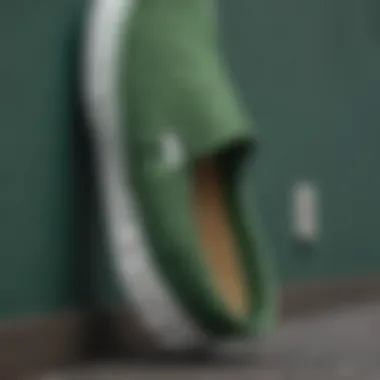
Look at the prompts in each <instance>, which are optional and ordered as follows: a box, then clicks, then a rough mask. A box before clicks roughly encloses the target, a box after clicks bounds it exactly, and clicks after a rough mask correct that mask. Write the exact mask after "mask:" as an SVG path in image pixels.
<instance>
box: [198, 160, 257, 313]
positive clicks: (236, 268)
mask: <svg viewBox="0 0 380 380" xmlns="http://www.w3.org/2000/svg"><path fill="white" fill-rule="evenodd" d="M194 205H195V214H196V222H197V225H198V229H199V230H198V233H199V234H200V238H201V242H202V245H203V251H204V254H205V258H204V259H205V261H206V264H207V266H208V268H209V270H210V272H211V274H212V276H213V279H214V281H215V284H216V286H217V287H218V291H219V293H220V295H221V297H222V299H223V301H224V303H225V304H226V305H227V306H228V307H229V309H230V311H232V312H233V313H234V314H235V315H238V316H240V317H241V316H246V315H247V314H248V313H249V312H250V310H251V296H250V294H249V290H248V289H249V287H248V286H247V278H246V276H245V274H244V269H243V263H242V256H241V252H239V247H238V241H237V236H236V233H235V232H234V229H233V226H232V223H231V220H230V217H229V215H228V207H227V206H228V205H227V199H226V195H225V194H224V192H223V183H222V179H221V175H220V172H219V171H218V166H217V164H216V163H215V160H213V159H207V160H203V161H201V162H199V163H198V165H197V167H196V176H195V189H194Z"/></svg>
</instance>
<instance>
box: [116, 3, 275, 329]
mask: <svg viewBox="0 0 380 380" xmlns="http://www.w3.org/2000/svg"><path fill="white" fill-rule="evenodd" d="M212 6H213V2H205V1H204V0H191V1H190V0H184V1H178V0H144V1H137V4H136V9H135V11H134V15H133V19H132V20H131V21H130V22H129V23H126V27H125V30H124V37H125V38H124V42H125V43H124V45H123V47H122V49H123V54H122V65H121V67H122V72H121V73H120V74H121V78H122V79H121V81H120V94H121V109H122V110H125V112H124V114H123V115H122V118H123V125H124V127H123V128H124V129H123V133H124V134H125V136H126V139H125V141H126V144H127V146H126V147H125V148H126V149H125V150H126V152H127V153H128V154H129V156H130V157H129V159H130V161H131V177H132V181H133V184H134V188H135V192H136V196H137V198H138V202H139V207H140V211H141V213H142V217H143V222H144V226H145V228H146V230H147V232H148V236H149V238H150V243H151V245H152V247H153V248H154V252H155V257H154V259H155V262H156V264H157V268H158V270H160V271H161V272H162V273H163V275H164V277H165V278H166V279H167V281H168V283H169V285H170V288H171V289H172V291H173V294H174V296H175V297H176V298H177V299H178V302H180V303H181V304H182V306H183V307H184V308H185V309H186V310H187V312H188V313H189V314H190V315H191V316H192V317H193V319H195V320H196V321H197V322H198V324H199V325H200V326H201V327H202V328H203V329H204V330H205V331H206V332H208V333H210V334H214V335H216V336H232V335H247V334H251V333H254V334H256V333H258V332H260V331H262V330H263V329H264V327H265V328H267V327H268V326H271V325H272V323H273V321H274V316H275V304H276V297H275V281H274V276H273V267H272V264H271V263H270V260H269V258H268V255H269V253H268V252H269V251H268V250H266V249H265V248H262V243H261V240H263V239H262V234H261V233H260V231H259V226H256V225H255V224H256V223H255V222H254V221H252V220H250V219H251V217H250V216H249V215H246V213H245V212H244V210H250V211H251V210H253V209H254V208H252V207H251V206H249V205H248V203H249V202H250V199H252V198H253V195H252V190H251V189H252V188H251V186H250V184H249V182H250V180H249V179H250V175H249V174H247V168H248V167H250V164H251V159H250V158H251V157H252V156H254V154H255V151H256V146H257V140H256V133H255V131H254V126H252V124H251V122H250V120H249V118H248V116H247V115H246V113H245V110H244V109H243V108H242V107H241V104H240V102H239V99H238V97H237V95H236V91H235V88H234V86H233V84H232V81H231V79H230V78H229V76H228V71H227V70H226V68H225V67H224V65H223V60H222V57H221V55H220V52H219V46H218V41H217V27H216V25H215V14H214V12H213V10H212ZM127 24H128V25H127ZM168 139H169V141H168ZM173 139H174V142H173ZM173 144H174V148H175V149H174V148H173V147H172V145H173ZM167 145H169V146H167ZM232 147H237V149H238V150H240V151H242V152H244V154H243V153H242V154H241V157H242V158H241V159H239V160H238V162H239V168H240V169H239V174H237V177H239V178H237V179H236V181H235V182H234V183H239V185H236V186H234V189H233V190H231V191H230V192H229V194H230V198H231V199H233V198H234V197H237V198H238V199H237V202H236V203H235V204H234V206H233V207H232V206H231V215H232V217H233V219H234V221H235V225H236V229H237V231H240V232H241V234H242V236H243V237H242V239H240V240H241V245H242V251H243V255H244V258H243V260H244V264H245V271H246V275H247V277H248V280H249V285H250V287H251V288H252V289H251V290H252V292H253V293H254V294H255V306H254V308H253V310H252V311H251V313H250V315H249V316H247V317H246V318H238V317H236V316H234V315H232V314H231V313H230V312H229V310H228V308H226V307H225V305H224V303H223V302H222V299H221V297H220V296H219V295H218V292H217V289H216V287H215V284H214V283H213V280H212V279H211V278H210V274H209V272H208V269H207V267H206V265H205V263H204V260H203V259H202V247H201V245H200V242H199V238H198V233H197V231H196V225H195V221H194V216H193V210H192V204H191V196H192V193H191V192H192V185H193V177H194V163H195V161H196V160H197V159H199V158H201V157H207V156H214V155H218V157H219V155H220V159H218V162H219V164H220V165H221V166H223V167H225V168H227V169H228V168H229V170H226V171H225V172H226V173H235V171H236V170H237V166H236V165H235V166H233V163H232V161H233V162H235V160H231V162H230V161H229V160H228V159H227V158H228V157H229V156H226V157H227V158H226V159H225V160H224V161H226V162H224V161H223V155H222V153H223V152H225V151H228V150H229V149H232ZM172 148H173V149H174V153H173V152H172V153H170V152H169V153H170V154H168V152H166V149H169V150H170V149H172ZM173 155H174V158H173V157H172V156H173ZM229 162H230V163H229ZM236 162H237V161H236ZM247 230H249V232H248V233H247ZM240 232H238V233H240Z"/></svg>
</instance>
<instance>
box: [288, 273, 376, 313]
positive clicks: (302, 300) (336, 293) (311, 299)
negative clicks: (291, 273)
mask: <svg viewBox="0 0 380 380" xmlns="http://www.w3.org/2000/svg"><path fill="white" fill-rule="evenodd" d="M376 302H380V277H368V278H367V277H366V278H344V279H338V280H337V279H331V280H328V279H327V280H325V281H324V282H323V283H310V284H299V285H287V286H285V287H284V290H283V295H282V308H281V309H282V310H281V315H282V317H283V319H285V320H289V319H294V318H299V317H305V316H309V315H318V314H322V313H326V312H328V311H330V310H336V309H338V308H345V307H352V306H354V305H360V304H368V303H376Z"/></svg>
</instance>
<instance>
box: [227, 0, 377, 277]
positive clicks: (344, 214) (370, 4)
mask: <svg viewBox="0 0 380 380" xmlns="http://www.w3.org/2000/svg"><path fill="white" fill-rule="evenodd" d="M223 4H224V7H223V12H222V13H223V14H222V16H223V21H224V26H225V27H224V39H225V43H226V47H227V50H228V55H229V58H230V63H231V67H232V69H233V71H234V73H235V75H236V77H237V80H238V82H239V83H240V85H241V87H242V90H243V94H244V96H245V99H246V101H247V105H248V107H249V108H250V110H251V111H252V114H253V115H254V116H255V118H256V120H257V121H258V123H259V124H260V130H261V134H262V142H263V149H262V156H261V157H260V160H259V162H258V176H259V178H260V185H261V188H260V199H261V202H262V209H263V211H264V217H265V220H266V222H267V225H268V227H269V229H270V233H271V235H272V236H273V237H274V243H275V247H276V250H277V256H278V262H279V267H280V272H281V275H282V278H283V279H284V280H286V281H289V280H292V281H299V280H302V281H304V280H305V279H312V278H315V277H318V278H320V277H321V276H331V275H333V276H338V275H351V274H355V275H362V274H364V275H365V274H371V273H372V274H373V273H380V234H379V228H380V222H379V215H380V197H379V194H380V175H379V174H378V173H379V169H378V167H379V164H380V150H379V149H378V141H379V139H380V129H379V122H380V98H379V89H380V32H379V30H380V24H379V22H378V20H379V18H378V16H379V10H380V9H379V6H376V2H374V1H373V0H361V1H357V0H345V1H338V0H315V1H303V0H289V1H281V0H254V1H252V0H238V1H228V0H225V1H223ZM376 7H377V9H375V8H376ZM299 179H307V180H312V181H315V182H316V184H317V185H318V186H319V188H320V191H321V195H322V218H323V219H322V237H321V241H320V242H319V243H318V244H317V245H316V246H315V247H314V248H312V249H303V248H301V247H297V245H296V244H294V242H293V241H292V239H291V238H290V237H289V233H288V232H289V219H288V207H289V203H288V201H289V193H290V189H291V186H292V184H293V183H294V181H297V180H299Z"/></svg>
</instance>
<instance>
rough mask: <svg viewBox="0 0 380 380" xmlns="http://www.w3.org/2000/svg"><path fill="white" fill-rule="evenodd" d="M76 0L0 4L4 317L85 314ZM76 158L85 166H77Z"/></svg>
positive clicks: (0, 286) (0, 294)
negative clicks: (70, 311)
mask: <svg viewBox="0 0 380 380" xmlns="http://www.w3.org/2000/svg"><path fill="white" fill-rule="evenodd" d="M80 13H81V9H80V7H79V6H78V1H77V0H65V1H61V0H49V1H45V0H37V1H23V0H3V1H1V3H0V25H1V27H0V47H1V58H0V78H1V79H0V83H1V86H0V126H1V127H0V147H1V148H0V189H1V190H0V226H1V231H0V317H8V316H19V315H24V314H26V313H28V314H40V313H51V312H55V311H56V310H64V309H70V308H74V307H77V306H78V305H79V304H80V303H82V301H83V298H84V287H83V286H82V282H83V280H82V278H81V273H80V271H81V266H82V264H83V262H82V261H81V260H82V258H81V254H82V252H81V249H80V244H81V243H80V240H79V239H77V237H78V235H80V228H81V225H80V218H81V217H82V216H81V213H80V212H79V210H78V207H77V206H78V204H77V203H79V201H80V198H78V191H80V188H82V190H81V191H83V187H81V184H80V176H81V172H80V170H81V167H82V164H81V163H80V164H79V166H76V164H77V162H80V161H82V160H80V158H79V155H78V152H79V151H78V149H76V144H77V142H78V133H77V131H75V129H76V128H77V127H79V124H80V123H79V121H78V117H77V111H76V103H75V102H76V101H75V91H74V89H75V85H74V78H75V75H74V70H75V65H76V62H74V61H73V59H74V58H75V57H74V54H75V49H76V46H75V44H76V40H77V35H76V34H77V32H78V31H77V30H76V29H77V27H78V25H79V17H80ZM75 161H77V162H75Z"/></svg>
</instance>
